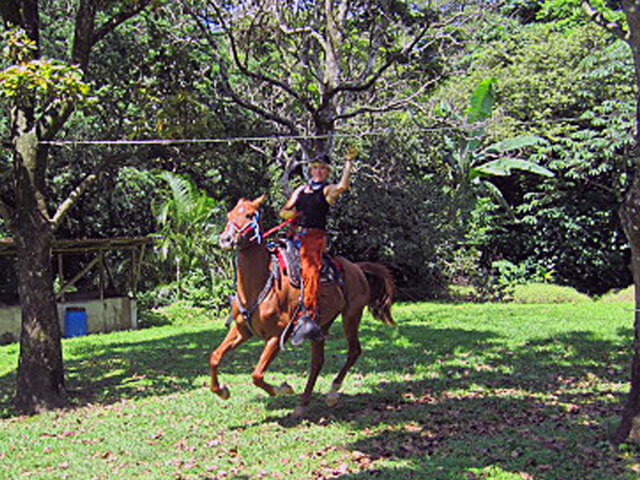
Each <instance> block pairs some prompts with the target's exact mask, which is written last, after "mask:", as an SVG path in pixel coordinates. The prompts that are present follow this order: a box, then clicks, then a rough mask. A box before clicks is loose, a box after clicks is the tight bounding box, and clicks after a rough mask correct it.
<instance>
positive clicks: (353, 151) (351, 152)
mask: <svg viewBox="0 0 640 480" xmlns="http://www.w3.org/2000/svg"><path fill="white" fill-rule="evenodd" d="M358 153H359V150H358V147H355V146H353V145H351V146H350V147H349V148H348V149H347V153H346V154H345V156H344V159H345V161H347V162H350V161H351V160H353V159H355V158H356V157H357V156H358Z"/></svg>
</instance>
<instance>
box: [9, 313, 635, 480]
mask: <svg viewBox="0 0 640 480" xmlns="http://www.w3.org/2000/svg"><path fill="white" fill-rule="evenodd" d="M158 331H159V332H161V333H160V334H159V335H156V337H159V338H154V339H150V340H143V341H122V340H121V338H122V337H121V336H119V337H110V336H95V337H86V338H84V339H82V340H81V341H74V342H70V343H65V354H67V353H68V354H69V355H68V357H69V360H67V362H66V364H65V365H66V369H67V385H68V388H69V390H70V392H71V399H70V400H71V404H72V406H79V405H84V404H87V403H92V404H94V405H96V404H109V403H114V402H118V401H120V400H122V399H125V398H144V397H149V396H158V395H163V394H169V393H173V392H178V391H188V390H192V389H195V388H201V383H200V381H199V379H201V377H202V376H206V375H208V357H209V354H210V352H211V350H212V349H213V348H215V346H217V345H218V344H219V343H220V341H221V340H222V338H223V337H224V334H225V331H224V329H222V328H220V327H215V328H206V329H205V328H203V329H202V330H197V331H193V332H188V333H185V332H184V331H181V332H180V333H178V334H175V335H174V334H172V330H171V329H167V330H166V331H164V330H158ZM619 333H621V334H623V335H624V338H628V339H630V338H631V331H627V330H625V331H623V332H619ZM361 339H362V341H363V347H364V352H363V355H362V356H361V358H360V359H359V361H358V363H357V364H356V366H355V367H354V368H353V370H352V372H353V373H360V374H363V375H366V374H376V375H378V376H381V377H382V378H383V380H382V381H381V382H380V383H379V384H378V385H376V386H374V387H366V386H363V387H362V390H363V392H362V393H357V394H355V395H344V396H343V398H342V400H341V404H340V406H339V407H337V408H335V409H331V410H329V409H328V408H327V407H325V405H324V403H323V398H321V396H320V395H315V396H314V398H313V400H312V404H311V406H310V408H309V410H308V412H307V416H306V417H305V419H304V420H303V421H305V422H306V421H309V422H313V423H316V424H320V425H323V424H327V423H334V422H340V423H346V424H350V425H352V426H353V427H354V428H355V429H357V430H358V431H359V432H360V433H362V435H360V436H361V437H362V438H360V439H358V440H356V441H354V442H353V443H352V444H350V445H348V446H347V449H348V451H349V452H350V455H351V457H352V460H353V462H352V464H353V463H354V462H355V464H357V466H358V468H357V469H358V470H361V471H360V472H358V473H346V474H342V475H341V476H340V475H333V476H332V478H342V479H345V480H350V479H354V480H355V479H361V478H372V477H373V478H389V479H391V478H393V479H400V478H430V479H442V480H453V479H456V480H457V479H462V478H465V479H468V478H483V477H485V478H486V477H487V476H489V475H490V474H492V472H493V474H495V475H494V476H495V477H496V478H500V477H499V475H498V474H499V473H500V472H503V473H504V472H510V473H513V474H520V475H521V477H522V478H536V479H545V480H557V479H568V480H569V479H578V478H580V479H594V480H595V479H602V478H610V479H614V478H620V479H622V478H624V477H623V466H622V465H621V463H619V462H618V460H617V458H618V457H617V456H616V455H615V454H614V453H613V452H609V453H610V454H608V455H607V454H606V453H607V447H605V446H603V445H605V444H606V442H607V434H608V431H609V430H610V428H611V424H610V423H609V424H608V423H607V422H612V421H613V419H614V417H616V416H617V415H618V414H619V409H620V408H621V402H622V398H621V395H620V394H619V393H617V392H615V391H607V390H606V388H605V389H604V390H603V389H602V388H601V386H602V385H606V384H607V382H625V381H626V372H627V371H628V364H629V360H630V358H629V351H630V348H629V346H628V345H626V343H625V342H626V341H607V340H602V339H600V338H597V337H596V336H595V334H593V333H591V332H584V331H573V332H565V333H562V334H560V335H557V336H554V337H549V338H543V339H537V340H534V341H530V342H528V343H525V344H523V345H519V346H516V347H507V346H505V345H506V342H504V338H502V337H500V335H499V334H497V333H496V332H494V331H491V330H484V331H482V330H463V329H456V328H437V327H431V326H429V325H428V324H425V325H421V326H414V325H403V326H402V327H401V329H399V330H397V331H396V330H383V327H381V326H380V325H378V324H374V323H372V322H366V323H365V324H363V334H362V335H361ZM629 341H630V340H629ZM261 350H262V344H261V342H259V341H256V340H253V341H250V342H248V343H247V344H245V345H243V346H242V347H240V349H239V350H238V351H236V352H233V353H231V354H229V355H228V356H226V357H225V359H224V361H223V365H222V368H221V377H222V378H223V379H224V375H225V372H227V373H229V372H235V373H246V374H247V382H248V383H250V381H251V380H250V377H249V374H250V372H251V370H252V369H253V367H254V365H255V363H256V362H257V360H258V357H259V354H260V352H261ZM344 353H345V345H344V341H343V340H342V338H341V332H340V326H339V325H336V326H334V328H333V329H332V337H331V338H330V339H329V341H328V345H327V355H326V363H325V368H324V373H325V374H327V375H333V374H334V373H335V372H337V371H338V369H339V368H340V367H341V365H342V362H343V358H341V357H342V356H343V354H344ZM474 357H476V358H475V359H474ZM478 357H479V358H480V360H478ZM307 362H308V351H307V349H306V348H299V349H291V350H287V351H285V352H283V353H282V354H281V357H280V358H279V359H277V360H276V361H275V362H274V363H273V365H272V367H271V368H270V371H272V372H278V373H284V374H296V375H300V374H301V373H302V371H303V370H305V369H306V367H307ZM398 372H402V374H404V376H405V378H406V380H403V381H398V380H395V379H397V378H398ZM425 372H429V378H424V376H425ZM385 378H387V379H386V380H385ZM392 379H393V380H392ZM352 380H353V378H352V377H351V378H350V377H347V380H346V382H349V381H352ZM14 381H15V377H14V374H13V373H10V374H6V375H4V376H2V377H0V412H7V415H11V414H12V413H11V411H10V408H9V406H8V402H9V399H10V396H11V394H12V393H13V391H12V390H13V382H14ZM590 382H591V384H592V385H593V387H594V389H595V388H596V385H598V388H599V390H598V391H594V392H593V393H590V392H589V388H588V387H589V385H590ZM578 387H580V388H578ZM251 388H254V387H252V386H251ZM364 390H368V391H366V392H365V391H364ZM256 391H257V390H256ZM258 398H259V401H263V402H265V403H266V405H267V408H269V409H274V410H279V409H282V408H290V409H292V408H293V407H294V406H295V405H296V403H297V400H298V397H297V396H295V397H284V398H266V397H261V396H260V397H258ZM7 415H5V416H7ZM270 422H277V423H279V424H280V425H282V426H285V427H295V426H296V425H298V424H299V423H300V422H301V421H300V420H298V419H295V418H293V417H291V416H290V415H289V416H284V417H282V416H270V417H269V418H267V419H265V420H264V421H263V422H261V423H270ZM237 428H238V429H242V428H247V426H246V425H243V426H242V427H237ZM354 459H355V460H354ZM397 460H401V461H402V462H403V466H402V467H401V468H392V467H387V466H385V462H387V461H397ZM379 465H381V466H379ZM496 472H497V473H496ZM317 473H318V475H317V477H318V478H322V474H323V472H317Z"/></svg>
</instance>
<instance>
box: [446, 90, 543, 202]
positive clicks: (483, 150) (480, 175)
mask: <svg viewBox="0 0 640 480" xmlns="http://www.w3.org/2000/svg"><path fill="white" fill-rule="evenodd" d="M495 83H496V79H495V78H489V79H486V80H483V81H482V82H480V83H479V84H478V86H477V87H476V88H475V90H474V91H473V93H472V95H471V99H470V101H469V107H468V109H467V118H466V121H465V122H464V123H463V125H462V129H463V132H465V131H466V132H468V133H463V135H462V136H461V137H458V138H451V137H450V136H445V145H446V146H447V147H448V148H449V149H450V154H449V156H448V160H449V166H450V168H451V172H452V174H453V175H454V179H455V180H456V181H458V182H459V184H460V185H461V186H464V185H472V186H473V187H475V188H477V187H481V188H482V190H484V191H486V192H488V193H489V194H490V195H491V196H492V197H493V198H494V199H495V200H496V201H498V202H499V203H500V204H501V205H503V206H504V207H505V208H507V209H508V208H509V207H508V205H507V202H506V201H505V199H504V197H503V195H502V193H501V192H500V190H499V189H498V187H496V186H495V185H494V184H493V183H492V182H491V181H489V178H491V177H505V176H508V175H511V174H512V171H513V170H519V171H524V172H529V173H533V174H536V175H542V176H545V177H553V173H552V172H551V171H550V170H548V169H547V168H545V167H543V166H541V165H539V164H537V163H536V162H534V161H531V160H524V159H521V158H518V157H517V156H516V155H517V154H518V153H519V152H522V151H524V150H525V149H527V148H530V147H534V146H536V145H540V144H543V143H545V141H544V140H543V139H542V138H540V137H538V136H535V135H520V136H517V137H513V138H509V139H506V140H503V141H499V142H495V143H492V144H490V145H487V146H485V147H482V144H483V142H484V141H485V137H486V135H485V128H486V125H485V122H486V121H487V120H488V119H489V118H490V117H491V113H492V112H493V108H494V106H495V103H496V93H495V89H494V85H495ZM458 120H459V119H458Z"/></svg>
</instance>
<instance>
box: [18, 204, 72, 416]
mask: <svg viewBox="0 0 640 480" xmlns="http://www.w3.org/2000/svg"><path fill="white" fill-rule="evenodd" d="M17 220H18V222H19V226H18V229H19V232H17V233H18V234H17V235H15V240H16V247H17V253H18V258H17V275H18V291H19V294H20V300H21V303H22V332H21V335H20V360H19V364H18V381H17V391H16V399H15V401H16V406H17V407H18V408H19V409H20V411H22V412H24V413H36V412H38V411H41V410H43V409H49V408H55V407H60V406H62V405H63V404H64V401H65V388H64V370H63V364H62V347H61V342H60V323H59V319H58V311H57V307H56V300H55V296H54V292H53V272H52V267H51V245H52V234H51V231H50V229H49V226H48V224H47V223H45V222H43V221H42V219H41V218H37V217H35V218H34V215H33V214H32V212H29V211H23V212H22V214H21V213H20V212H18V217H17Z"/></svg>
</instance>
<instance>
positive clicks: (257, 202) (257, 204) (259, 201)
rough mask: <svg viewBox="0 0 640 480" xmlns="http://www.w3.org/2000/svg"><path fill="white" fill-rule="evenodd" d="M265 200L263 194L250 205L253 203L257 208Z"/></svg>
mask: <svg viewBox="0 0 640 480" xmlns="http://www.w3.org/2000/svg"><path fill="white" fill-rule="evenodd" d="M266 199H267V194H266V193H263V194H262V195H260V196H259V197H258V198H256V199H255V200H253V201H252V202H251V203H253V204H254V205H255V206H256V208H258V207H259V206H260V205H262V202H264V201H265V200H266Z"/></svg>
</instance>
